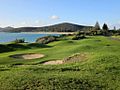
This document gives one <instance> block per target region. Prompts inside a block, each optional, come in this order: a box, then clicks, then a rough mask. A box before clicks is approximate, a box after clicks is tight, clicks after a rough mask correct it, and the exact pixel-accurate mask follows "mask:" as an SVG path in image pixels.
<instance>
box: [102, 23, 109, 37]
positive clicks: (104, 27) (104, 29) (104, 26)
mask: <svg viewBox="0 0 120 90" xmlns="http://www.w3.org/2000/svg"><path fill="white" fill-rule="evenodd" d="M102 29H103V35H105V36H107V35H108V30H109V28H108V26H107V24H106V23H104V24H103V27H102Z"/></svg>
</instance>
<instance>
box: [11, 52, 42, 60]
mask: <svg viewBox="0 0 120 90" xmlns="http://www.w3.org/2000/svg"><path fill="white" fill-rule="evenodd" d="M10 57H12V58H16V59H37V58H42V57H44V55H43V54H37V53H27V54H16V55H11V56H10Z"/></svg>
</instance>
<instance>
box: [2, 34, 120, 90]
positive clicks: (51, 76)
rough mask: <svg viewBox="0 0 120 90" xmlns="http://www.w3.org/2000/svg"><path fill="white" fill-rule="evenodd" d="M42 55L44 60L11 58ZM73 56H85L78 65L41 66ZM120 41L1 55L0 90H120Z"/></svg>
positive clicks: (98, 39)
mask: <svg viewBox="0 0 120 90" xmlns="http://www.w3.org/2000/svg"><path fill="white" fill-rule="evenodd" d="M21 53H42V54H45V57H44V58H41V59H34V60H23V59H13V58H10V57H9V56H10V55H13V54H21ZM75 53H80V54H82V53H87V55H88V56H87V59H86V60H83V61H82V62H78V63H68V64H62V65H52V66H51V65H46V66H45V65H42V64H41V62H45V61H49V60H60V59H63V58H66V57H69V56H71V55H73V54H75ZM119 83H120V41H117V40H110V39H109V38H108V37H102V36H94V37H88V38H86V39H83V40H71V37H70V38H66V39H62V40H60V41H56V42H52V43H50V44H48V45H47V47H45V48H43V47H42V48H40V47H36V48H32V49H21V50H16V51H12V52H7V53H0V89H1V90H2V89H4V90H6V89H32V90H34V89H38V90H120V84H119Z"/></svg>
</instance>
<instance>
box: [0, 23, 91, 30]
mask: <svg viewBox="0 0 120 90" xmlns="http://www.w3.org/2000/svg"><path fill="white" fill-rule="evenodd" d="M90 28H92V26H83V25H77V24H72V23H60V24H55V25H50V26H44V27H20V28H12V27H11V28H1V29H0V31H1V32H75V31H81V30H85V29H90Z"/></svg>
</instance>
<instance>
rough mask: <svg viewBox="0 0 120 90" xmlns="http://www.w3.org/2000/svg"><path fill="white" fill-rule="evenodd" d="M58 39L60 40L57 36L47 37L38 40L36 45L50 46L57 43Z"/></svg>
mask: <svg viewBox="0 0 120 90" xmlns="http://www.w3.org/2000/svg"><path fill="white" fill-rule="evenodd" d="M57 38H58V37H57V36H45V37H41V38H38V39H37V40H36V43H40V44H48V43H50V42H53V41H56V40H57Z"/></svg>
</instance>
